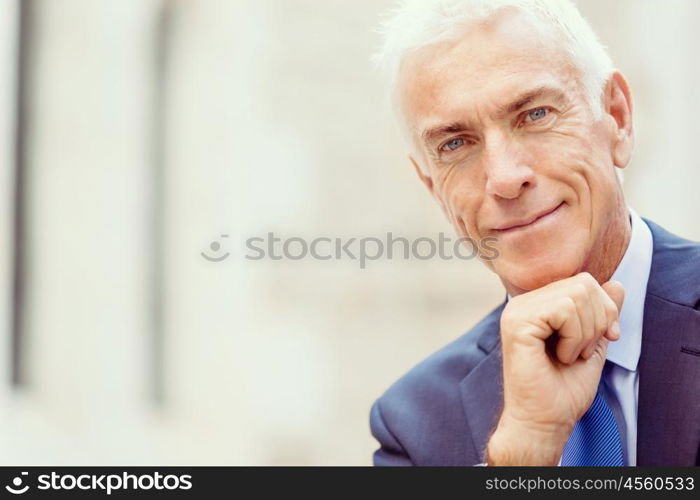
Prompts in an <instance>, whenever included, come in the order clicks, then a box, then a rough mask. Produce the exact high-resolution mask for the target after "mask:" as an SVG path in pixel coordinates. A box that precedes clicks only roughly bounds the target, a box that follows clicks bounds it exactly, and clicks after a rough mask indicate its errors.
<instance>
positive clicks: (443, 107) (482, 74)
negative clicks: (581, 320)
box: [400, 12, 632, 293]
mask: <svg viewBox="0 0 700 500" xmlns="http://www.w3.org/2000/svg"><path fill="white" fill-rule="evenodd" d="M560 45H561V44H556V43H552V41H551V39H550V38H546V37H542V36H541V35H540V34H538V32H537V29H536V28H534V27H533V25H532V24H530V23H528V22H527V21H525V20H524V19H523V18H522V17H521V16H520V15H519V14H517V13H516V14H514V13H512V12H511V13H501V14H500V15H499V16H498V17H497V18H496V19H494V20H492V21H490V22H489V23H484V24H482V25H479V26H478V27H473V29H471V30H470V31H469V33H468V34H466V35H464V36H462V37H458V39H457V40H455V41H450V42H441V43H438V44H434V45H431V46H429V47H425V48H422V49H420V50H418V51H416V52H414V53H412V54H411V55H409V57H408V58H407V59H406V60H405V61H404V65H403V68H402V72H401V86H400V92H401V103H402V111H403V113H404V116H405V118H406V120H407V122H408V126H409V128H410V130H411V134H412V139H413V141H414V145H415V150H416V155H415V157H412V160H413V161H414V164H417V165H419V166H420V169H419V175H421V178H422V179H423V181H424V182H425V183H426V185H427V186H428V188H429V189H430V190H431V192H432V193H433V195H434V196H435V197H436V198H437V200H438V201H439V203H440V204H441V206H442V208H443V210H444V212H445V214H446V215H447V217H448V218H449V220H450V222H451V223H452V224H453V225H454V227H455V229H456V231H457V232H458V233H459V234H460V235H462V236H465V237H470V238H472V239H473V240H476V241H480V240H481V239H483V238H486V237H494V238H496V239H497V241H496V242H495V243H490V244H489V245H490V246H491V247H496V248H497V249H498V253H499V256H498V257H497V258H496V259H494V260H492V261H488V262H486V264H487V265H488V266H489V267H490V268H492V269H493V270H494V271H495V272H496V273H497V274H498V275H499V276H500V278H501V280H502V281H503V282H504V284H505V285H506V288H507V289H508V291H509V292H510V293H522V292H523V291H526V290H532V289H535V288H539V287H540V286H543V285H545V284H547V283H549V282H552V281H555V280H558V279H562V278H565V277H568V276H571V275H573V274H576V273H577V272H580V271H583V270H589V269H587V267H588V266H591V265H593V264H592V263H595V265H598V264H599V263H598V262H597V261H598V260H600V259H605V256H606V252H607V253H608V254H612V253H614V252H612V250H613V248H612V247H610V241H612V240H614V237H615V233H616V232H619V231H620V228H619V227H618V225H619V219H620V214H624V213H625V210H624V200H623V197H622V192H621V189H620V186H619V184H618V182H617V179H616V175H615V168H614V167H615V166H616V165H617V166H620V167H624V166H625V165H626V163H627V162H628V161H629V154H630V152H631V141H632V138H631V125H630V124H625V123H624V121H625V120H624V118H625V117H624V116H618V114H619V113H620V111H619V110H616V109H611V108H615V107H616V106H618V105H622V106H623V107H624V102H622V103H620V102H619V101H620V100H622V101H627V104H628V105H629V99H628V98H629V94H628V92H627V88H626V84H624V79H623V80H622V83H623V85H622V87H624V92H617V101H615V91H614V90H613V91H607V92H608V93H609V94H611V95H612V96H613V97H612V98H609V99H606V98H605V97H604V99H603V101H604V104H603V105H604V108H605V109H604V111H603V113H602V114H601V115H600V117H599V118H598V119H596V117H595V113H594V112H593V110H592V109H591V108H590V106H589V104H588V102H587V100H586V97H585V93H584V88H583V85H582V84H581V79H580V77H579V75H578V72H577V70H575V69H574V68H573V67H572V65H571V64H570V62H569V60H568V58H567V57H566V55H565V53H564V51H563V50H562V49H561V48H560ZM616 83H618V84H619V81H617V82H616ZM608 88H609V87H608ZM618 88H619V85H618ZM607 101H609V102H607ZM623 111H624V110H623ZM628 111H629V110H628ZM622 114H623V115H624V113H622ZM626 126H627V127H629V130H627V131H626V132H625V130H624V128H625V127H626ZM621 129H622V132H621ZM625 244H626V242H625ZM623 250H624V249H623ZM612 258H619V256H618V255H614V256H613V257H612ZM616 264H617V262H615V265H616ZM613 269H614V268H613ZM594 275H595V274H594Z"/></svg>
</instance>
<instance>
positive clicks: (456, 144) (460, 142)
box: [441, 137, 464, 151]
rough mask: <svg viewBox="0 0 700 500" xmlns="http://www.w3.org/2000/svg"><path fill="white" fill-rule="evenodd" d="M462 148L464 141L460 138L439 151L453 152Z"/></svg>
mask: <svg viewBox="0 0 700 500" xmlns="http://www.w3.org/2000/svg"><path fill="white" fill-rule="evenodd" d="M462 146H464V139H462V138H461V137H456V138H454V139H452V140H451V141H449V142H448V143H446V144H445V145H444V146H443V147H442V148H441V149H442V150H443V151H445V150H447V149H449V150H450V151H454V150H455V149H457V148H461V147H462Z"/></svg>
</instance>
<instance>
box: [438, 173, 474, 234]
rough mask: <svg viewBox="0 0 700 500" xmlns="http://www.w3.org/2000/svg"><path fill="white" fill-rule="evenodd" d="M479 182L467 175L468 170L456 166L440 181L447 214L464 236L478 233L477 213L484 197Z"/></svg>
mask: <svg viewBox="0 0 700 500" xmlns="http://www.w3.org/2000/svg"><path fill="white" fill-rule="evenodd" d="M477 182H478V181H476V180H475V179H473V178H471V176H469V175H467V172H466V170H460V169H459V168H454V169H452V170H451V171H449V172H447V173H446V174H445V176H444V178H443V179H442V180H441V183H440V192H441V195H440V196H441V199H442V200H443V204H444V205H445V210H446V212H447V213H446V216H447V218H448V219H449V221H450V223H451V224H452V225H453V226H454V227H455V229H456V230H457V231H458V232H459V233H460V235H462V236H472V237H473V236H475V235H476V227H477V226H476V214H477V213H478V211H479V206H480V204H481V200H482V198H483V196H482V195H481V194H480V193H481V192H482V191H480V190H479V187H478V186H477V185H476V184H477Z"/></svg>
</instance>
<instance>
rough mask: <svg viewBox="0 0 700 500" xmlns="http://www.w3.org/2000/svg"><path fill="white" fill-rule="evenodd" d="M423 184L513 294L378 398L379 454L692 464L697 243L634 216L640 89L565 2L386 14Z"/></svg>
mask: <svg viewBox="0 0 700 500" xmlns="http://www.w3.org/2000/svg"><path fill="white" fill-rule="evenodd" d="M384 35H385V43H384V48H383V50H382V51H381V52H380V54H379V55H378V59H379V60H380V62H381V63H382V65H384V66H385V68H386V69H387V70H388V72H389V74H390V77H391V82H392V85H393V87H394V89H395V91H396V96H397V104H398V107H399V109H400V116H401V119H402V121H403V123H404V125H405V131H406V135H407V138H408V141H409V144H410V146H411V148H410V155H409V156H410V160H411V162H412V163H413V166H414V167H415V170H416V173H417V174H418V177H419V178H420V179H421V181H422V182H423V184H425V186H426V187H427V188H428V191H429V192H430V193H431V195H432V196H433V197H434V198H435V200H436V201H437V202H438V204H439V205H440V207H441V208H442V210H443V212H444V214H445V216H446V217H447V218H448V219H449V221H450V223H451V224H452V225H453V226H454V228H455V230H456V232H457V233H458V234H459V235H460V236H464V237H469V238H471V239H472V240H477V241H478V240H480V239H483V238H487V237H491V238H495V240H496V241H495V242H492V243H490V246H491V247H495V248H496V249H497V251H498V257H497V258H495V259H493V260H488V261H487V260H484V263H485V264H486V265H487V266H488V267H489V268H490V269H491V270H493V271H494V272H495V273H496V274H497V275H498V277H499V278H500V280H501V282H502V283H503V286H504V287H505V290H506V292H507V298H506V300H505V302H504V303H503V304H501V305H500V306H499V307H497V308H496V309H495V310H494V311H492V312H491V313H490V314H489V315H488V316H486V318H484V319H483V320H482V321H481V322H480V323H479V324H477V325H476V326H475V327H474V328H472V329H471V330H470V331H469V332H467V333H466V334H465V335H463V336H462V337H460V338H458V339H457V340H455V341H454V342H452V343H451V344H449V345H447V346H446V347H444V348H443V349H441V350H440V351H438V352H436V353H435V354H433V355H431V356H430V357H428V358H427V359H426V360H424V361H423V362H421V363H420V364H418V365H417V366H416V367H415V368H413V369H412V370H410V371H409V372H408V373H407V374H406V375H404V376H403V377H402V378H401V379H399V380H398V382H396V383H395V384H394V385H392V387H390V388H389V389H388V390H387V391H386V392H385V393H384V394H383V395H382V396H381V397H380V398H379V399H378V400H377V402H376V403H375V404H374V406H373V407H372V411H371V418H370V422H371V429H372V433H373V435H374V436H375V438H376V439H377V440H378V441H379V443H380V448H379V449H378V450H377V451H376V452H375V454H374V463H375V464H376V465H477V464H487V465H557V464H560V465H581V466H582V465H607V466H615V465H700V461H699V460H700V458H699V453H698V452H699V448H700V311H699V309H700V245H698V244H697V243H693V242H689V241H687V240H684V239H681V238H679V237H677V236H674V235H672V234H670V233H669V232H667V231H665V230H664V229H662V228H661V227H659V226H658V225H655V224H654V223H652V222H651V221H648V220H646V219H642V218H640V217H639V216H638V215H637V214H636V213H635V212H634V211H632V210H631V209H629V208H628V207H627V205H626V203H625V199H624V196H623V191H622V188H621V184H620V180H619V175H616V174H618V172H619V169H622V168H624V167H626V166H627V164H628V163H629V162H630V158H631V156H632V150H633V145H634V132H633V123H632V97H631V94H630V89H629V85H628V83H627V81H626V80H625V78H624V76H623V75H622V74H621V73H620V72H619V71H616V70H615V69H614V68H613V66H612V64H611V61H610V58H609V56H608V55H607V53H606V51H605V49H604V48H603V47H602V46H601V44H600V43H599V41H598V40H597V38H596V36H595V35H594V33H593V32H592V30H591V28H590V26H589V25H588V24H587V23H586V21H585V20H584V19H583V18H582V17H581V15H580V14H579V12H578V11H577V10H576V8H575V7H574V5H573V4H571V3H570V2H568V1H567V0H510V1H508V0H441V1H430V0H420V1H418V2H413V3H404V4H402V6H401V7H399V8H398V9H397V10H396V11H395V12H394V13H393V17H391V18H390V19H389V20H388V22H387V23H386V25H385V33H384Z"/></svg>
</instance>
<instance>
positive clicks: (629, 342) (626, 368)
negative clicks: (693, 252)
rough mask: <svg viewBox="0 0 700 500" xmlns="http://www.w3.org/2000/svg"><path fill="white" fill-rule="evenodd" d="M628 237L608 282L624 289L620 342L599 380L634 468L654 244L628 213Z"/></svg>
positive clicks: (610, 353)
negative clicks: (642, 359) (606, 393)
mask: <svg viewBox="0 0 700 500" xmlns="http://www.w3.org/2000/svg"><path fill="white" fill-rule="evenodd" d="M629 212H630V221H631V223H632V236H631V238H630V243H629V246H628V247H627V250H626V251H625V255H624V256H623V257H622V260H621V261H620V264H619V265H618V266H617V270H616V271H615V273H613V275H612V278H611V279H613V280H615V281H619V282H620V283H622V285H623V286H624V287H625V301H624V302H623V304H622V310H621V311H620V317H619V322H620V339H619V340H617V341H615V342H610V343H609V344H608V355H607V358H606V359H607V361H606V363H605V369H604V371H603V378H604V382H605V385H606V387H607V389H608V396H610V395H612V396H614V399H612V398H610V397H608V403H609V405H610V408H611V409H612V411H613V414H615V417H616V419H617V424H618V428H619V430H620V438H621V440H622V451H623V454H624V459H625V465H637V402H638V399H639V366H638V365H639V356H640V354H641V352H642V324H643V322H644V300H645V298H646V293H647V282H648V281H649V271H650V270H651V258H652V254H653V252H654V242H653V239H652V235H651V230H650V229H649V227H648V226H647V225H646V223H645V222H644V221H643V220H642V218H641V217H639V216H638V215H637V214H636V212H634V210H632V209H629Z"/></svg>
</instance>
